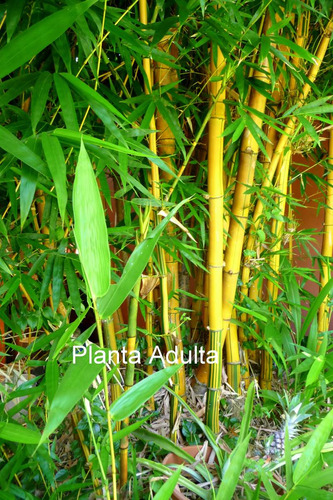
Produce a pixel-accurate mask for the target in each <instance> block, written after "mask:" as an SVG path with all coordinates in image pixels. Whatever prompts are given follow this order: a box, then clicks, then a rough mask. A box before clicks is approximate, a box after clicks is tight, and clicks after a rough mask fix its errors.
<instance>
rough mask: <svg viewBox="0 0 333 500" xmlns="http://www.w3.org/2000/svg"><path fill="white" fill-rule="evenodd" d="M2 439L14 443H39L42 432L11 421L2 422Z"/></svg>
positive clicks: (0, 434) (0, 424)
mask: <svg viewBox="0 0 333 500" xmlns="http://www.w3.org/2000/svg"><path fill="white" fill-rule="evenodd" d="M0 439H4V440H5V441H12V442H14V443H24V444H37V443H38V442H39V440H40V434H39V432H37V431H33V430H31V429H27V428H26V427H22V425H18V424H12V423H10V422H1V423H0Z"/></svg>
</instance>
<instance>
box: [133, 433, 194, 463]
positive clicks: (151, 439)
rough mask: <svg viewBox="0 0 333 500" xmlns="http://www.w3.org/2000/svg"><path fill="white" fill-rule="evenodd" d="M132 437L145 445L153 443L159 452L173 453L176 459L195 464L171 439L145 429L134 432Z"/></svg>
mask: <svg viewBox="0 0 333 500" xmlns="http://www.w3.org/2000/svg"><path fill="white" fill-rule="evenodd" d="M134 436H136V437H137V438H139V439H141V441H145V442H146V443H154V444H155V445H156V446H157V447H158V448H160V449H161V450H165V451H168V452H169V453H174V454H175V455H177V457H180V458H183V459H184V460H185V461H186V462H188V463H189V464H191V463H193V462H195V459H194V458H193V457H192V455H190V454H189V453H187V452H186V451H185V450H183V449H182V448H181V447H180V446H177V445H176V444H175V443H174V442H173V441H171V439H168V438H166V437H164V436H161V435H160V434H157V433H156V432H151V431H149V430H147V429H139V430H137V431H135V432H134Z"/></svg>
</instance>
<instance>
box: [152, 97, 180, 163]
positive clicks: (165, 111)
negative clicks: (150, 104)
mask: <svg viewBox="0 0 333 500" xmlns="http://www.w3.org/2000/svg"><path fill="white" fill-rule="evenodd" d="M156 104H157V109H158V110H159V112H160V113H161V115H162V116H163V118H164V119H165V120H166V122H167V124H168V126H169V128H170V130H171V132H172V134H173V136H174V138H175V139H176V142H177V144H178V147H179V149H180V150H181V152H182V153H183V156H184V158H185V156H186V151H185V147H184V142H185V140H186V139H185V136H184V134H183V131H182V129H181V128H180V126H179V122H178V118H177V115H176V114H175V112H174V109H172V108H170V107H169V106H165V105H164V103H163V101H162V99H159V100H158V101H157V102H156Z"/></svg>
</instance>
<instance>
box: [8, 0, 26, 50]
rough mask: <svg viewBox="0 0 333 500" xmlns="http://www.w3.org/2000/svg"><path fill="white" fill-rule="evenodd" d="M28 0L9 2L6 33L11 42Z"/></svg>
mask: <svg viewBox="0 0 333 500" xmlns="http://www.w3.org/2000/svg"><path fill="white" fill-rule="evenodd" d="M25 2H26V0H15V2H11V1H9V2H7V17H6V33H7V42H10V39H11V38H12V36H13V34H14V33H15V30H16V28H17V25H18V23H19V20H20V17H21V14H22V11H23V8H24V5H25Z"/></svg>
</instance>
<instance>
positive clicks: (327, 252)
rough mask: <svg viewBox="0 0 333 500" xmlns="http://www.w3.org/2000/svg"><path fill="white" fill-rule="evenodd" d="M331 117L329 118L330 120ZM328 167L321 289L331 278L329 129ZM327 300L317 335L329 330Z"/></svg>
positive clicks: (332, 144)
mask: <svg viewBox="0 0 333 500" xmlns="http://www.w3.org/2000/svg"><path fill="white" fill-rule="evenodd" d="M332 119H333V116H331V120H332ZM328 165H329V170H328V174H327V178H326V180H327V191H326V206H325V219H324V234H323V243H322V250H321V254H322V256H323V261H322V276H321V280H320V285H321V288H323V287H324V286H325V285H326V283H327V282H328V281H329V279H330V278H331V264H330V263H329V259H330V258H332V255H333V129H332V128H331V129H330V137H329V149H328ZM328 301H329V298H328V296H326V297H325V299H324V300H323V302H322V304H321V306H320V309H319V314H318V333H319V335H320V334H321V333H323V332H326V331H327V330H328V329H329V323H330V317H331V311H330V308H329V306H328ZM319 346H320V339H318V348H319Z"/></svg>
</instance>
